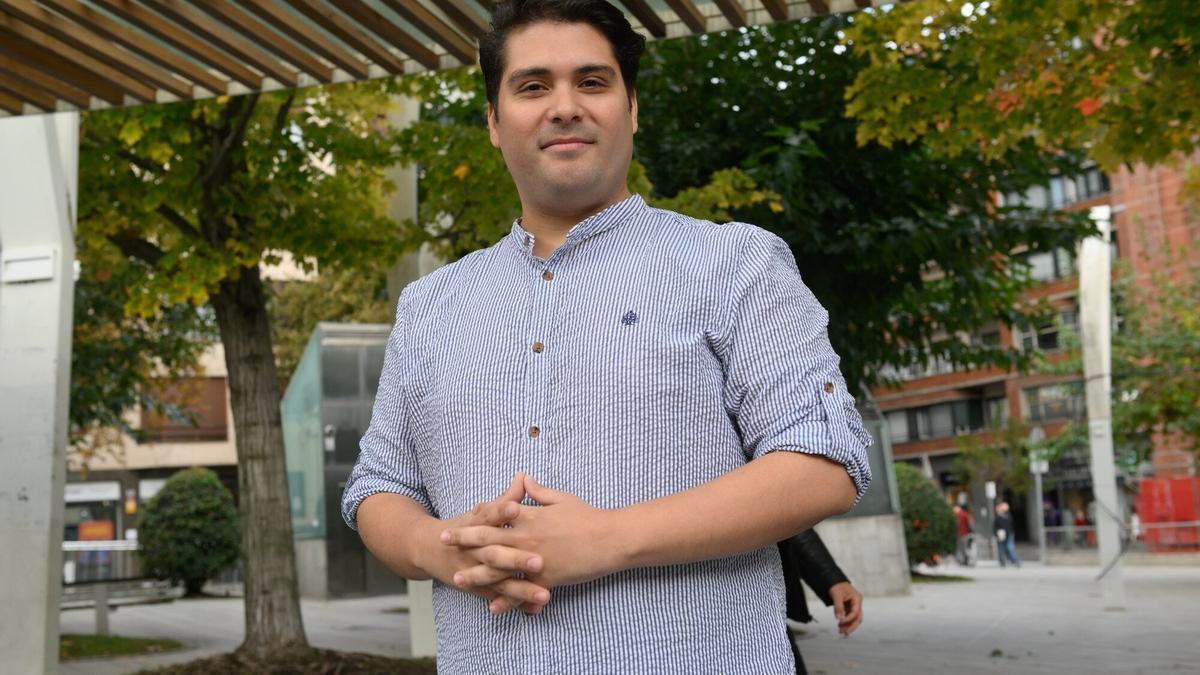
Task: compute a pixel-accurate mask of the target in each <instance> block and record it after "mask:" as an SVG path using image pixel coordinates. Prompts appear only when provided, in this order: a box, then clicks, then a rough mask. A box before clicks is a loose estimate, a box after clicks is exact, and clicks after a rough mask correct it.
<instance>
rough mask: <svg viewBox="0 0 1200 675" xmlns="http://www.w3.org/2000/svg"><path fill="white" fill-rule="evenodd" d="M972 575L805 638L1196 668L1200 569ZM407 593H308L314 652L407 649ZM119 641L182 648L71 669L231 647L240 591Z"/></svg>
mask: <svg viewBox="0 0 1200 675" xmlns="http://www.w3.org/2000/svg"><path fill="white" fill-rule="evenodd" d="M951 571H953V572H955V573H959V574H965V575H969V576H971V577H972V578H973V581H970V582H960V583H919V584H914V586H913V593H912V595H911V596H905V597H887V598H867V600H866V603H865V611H864V615H865V622H864V623H863V625H862V627H861V628H860V629H859V630H858V632H856V633H855V634H854V635H853V636H852V637H850V638H846V639H843V638H839V637H838V636H837V626H836V623H835V622H834V621H833V615H832V612H831V611H830V610H829V609H828V608H825V607H816V608H814V609H815V610H816V611H815V614H816V616H817V618H818V620H819V623H816V624H809V625H808V626H806V632H805V634H804V636H803V637H802V638H801V640H800V647H801V650H802V651H803V652H804V654H805V657H806V660H807V662H808V666H809V670H810V672H812V673H814V674H815V673H826V674H828V675H832V674H836V673H1031V674H1037V673H1088V674H1092V673H1097V674H1098V673H1200V567H1127V568H1125V570H1124V573H1125V579H1126V594H1127V607H1126V609H1125V610H1124V611H1117V612H1114V611H1105V610H1104V609H1102V603H1101V600H1100V588H1099V584H1097V583H1096V582H1095V581H1094V578H1095V576H1096V573H1097V569H1096V568H1089V567H1041V566H1037V565H1026V566H1024V567H1022V568H1021V569H1011V568H1008V569H1000V568H998V567H996V566H995V564H994V563H983V564H982V565H981V566H980V567H977V568H972V569H968V570H963V569H953V570H951ZM406 604H407V600H406V598H405V597H404V596H390V597H379V598H365V599H356V600H336V601H328V602H319V601H304V604H303V611H304V623H305V627H306V628H307V631H308V636H309V639H310V641H311V642H312V643H313V644H314V645H315V646H318V647H324V648H330V649H343V650H348V651H362V652H372V653H377V654H386V655H391V656H403V655H407V654H408V651H409V645H408V616H407V614H404V613H401V612H397V611H396V610H397V609H398V608H402V607H404V606H406ZM92 621H93V614H92V612H91V611H89V610H74V611H68V612H64V613H63V614H62V628H63V631H64V632H73V633H88V632H92V630H93V623H92ZM110 622H111V628H112V631H113V633H115V634H118V635H127V636H138V637H168V638H173V639H176V640H179V641H181V642H183V643H184V645H185V646H186V649H185V650H184V651H181V652H176V653H173V654H160V655H156V656H152V657H135V658H123V659H111V660H92V661H76V662H73V663H66V664H63V666H62V668H61V672H63V673H64V674H71V675H84V674H87V675H117V674H121V673H131V672H135V671H137V670H138V669H140V668H145V667H148V666H151V665H161V664H164V663H170V662H175V661H186V660H190V659H193V658H198V657H200V656H206V655H210V654H216V653H220V652H224V651H230V650H232V649H234V648H235V647H236V646H237V644H238V642H239V641H240V640H241V637H242V626H243V623H242V622H243V617H242V603H241V601H240V600H238V599H201V600H181V601H177V602H173V603H169V604H161V605H144V606H135V607H122V608H121V609H120V610H119V611H117V612H115V613H113V614H112V616H111V619H110Z"/></svg>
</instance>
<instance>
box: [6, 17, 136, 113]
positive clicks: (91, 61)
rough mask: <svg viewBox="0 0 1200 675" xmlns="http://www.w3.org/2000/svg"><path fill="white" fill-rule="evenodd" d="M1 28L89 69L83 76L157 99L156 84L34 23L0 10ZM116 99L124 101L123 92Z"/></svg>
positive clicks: (61, 59) (52, 54)
mask: <svg viewBox="0 0 1200 675" xmlns="http://www.w3.org/2000/svg"><path fill="white" fill-rule="evenodd" d="M0 28H2V29H3V30H6V31H8V32H9V33H10V34H11V35H14V36H17V37H19V38H21V39H22V40H24V41H25V42H28V43H29V45H31V46H33V47H34V48H35V49H38V48H40V49H42V50H43V51H45V52H46V56H51V57H53V58H57V59H58V60H60V61H67V62H69V63H71V64H73V65H75V66H77V67H78V68H79V69H81V70H82V71H85V72H87V73H88V74H89V75H88V76H87V77H86V78H84V79H87V80H95V81H97V82H100V81H104V82H107V83H108V84H110V85H112V86H114V87H116V88H117V89H118V90H120V91H121V92H122V93H123V94H128V95H129V96H130V97H131V98H134V99H137V100H139V101H143V102H146V103H153V102H154V101H155V100H156V96H155V91H154V87H151V86H150V85H148V84H146V83H145V82H143V81H141V80H136V79H134V78H132V77H130V76H128V75H126V74H125V73H122V72H121V71H119V70H117V69H116V68H113V67H111V66H109V65H108V64H105V63H102V62H101V61H99V60H98V59H95V58H93V57H91V56H88V55H87V54H85V53H83V52H81V51H79V50H78V49H75V48H74V47H72V46H71V45H68V44H67V43H65V42H63V41H62V40H59V39H58V38H56V37H54V36H52V35H48V34H46V33H44V32H43V31H41V30H38V29H37V28H36V27H34V26H31V25H29V24H27V23H23V22H21V21H18V20H17V19H16V18H14V17H12V16H10V15H7V14H0ZM77 84H80V85H81V86H82V85H83V81H79V82H77ZM106 100H112V99H106ZM113 102H114V103H118V104H123V103H124V95H122V96H121V97H119V98H118V100H116V101H113Z"/></svg>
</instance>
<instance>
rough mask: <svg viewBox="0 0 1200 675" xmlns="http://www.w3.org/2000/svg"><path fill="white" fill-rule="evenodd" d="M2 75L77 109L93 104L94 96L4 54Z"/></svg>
mask: <svg viewBox="0 0 1200 675" xmlns="http://www.w3.org/2000/svg"><path fill="white" fill-rule="evenodd" d="M0 73H8V74H9V75H11V77H12V78H15V79H19V80H24V81H25V82H27V83H29V84H30V85H32V86H34V87H36V88H39V89H41V90H43V91H45V92H47V93H49V94H50V95H52V96H56V97H58V98H59V99H62V100H63V101H66V102H67V103H70V104H71V105H73V106H75V107H76V108H83V109H85V110H86V109H87V108H88V107H89V106H90V105H91V103H92V95H91V94H89V93H88V92H86V91H84V90H82V89H80V88H79V87H76V86H75V85H72V84H69V83H68V82H65V81H63V80H60V79H58V77H57V76H55V75H54V74H53V73H47V72H46V71H44V70H40V69H38V68H34V67H32V66H28V65H26V64H24V63H22V62H20V61H17V60H16V59H13V58H10V57H9V56H7V55H5V54H3V53H0ZM5 79H9V78H5Z"/></svg>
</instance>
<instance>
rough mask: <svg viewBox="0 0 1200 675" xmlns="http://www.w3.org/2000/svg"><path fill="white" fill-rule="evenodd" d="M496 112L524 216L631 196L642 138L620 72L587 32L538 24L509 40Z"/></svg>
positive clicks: (491, 112)
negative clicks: (629, 180) (632, 165)
mask: <svg viewBox="0 0 1200 675" xmlns="http://www.w3.org/2000/svg"><path fill="white" fill-rule="evenodd" d="M496 100H497V103H498V108H499V109H498V110H497V109H494V108H492V107H491V106H489V107H488V128H489V130H490V131H491V138H492V145H494V146H496V147H497V148H500V152H501V153H502V154H503V155H504V161H505V163H506V164H507V165H508V170H509V172H510V173H511V174H512V176H513V180H514V181H515V182H516V184H517V190H518V192H520V194H521V202H522V204H523V205H524V206H525V207H526V209H529V208H534V209H538V210H541V211H543V212H550V213H574V212H581V211H589V210H593V209H596V210H598V209H599V208H601V207H604V206H607V205H609V204H611V203H613V202H616V201H618V200H619V199H620V198H621V197H624V196H625V195H627V194H628V188H627V187H626V174H627V173H628V171H629V162H630V158H631V157H632V154H633V134H634V133H635V132H636V131H637V101H636V99H635V100H634V101H633V102H632V103H633V104H632V106H631V105H630V98H629V96H628V95H627V94H626V90H625V83H624V81H623V80H622V78H621V71H620V69H619V67H618V65H617V61H616V58H614V56H613V52H612V47H611V46H610V45H609V43H608V40H607V39H605V37H604V35H603V34H602V33H600V32H599V31H597V30H596V29H594V28H592V27H591V26H589V25H587V24H582V23H558V22H540V23H535V24H531V25H529V26H524V27H522V28H519V29H517V30H515V31H513V32H512V33H510V34H509V36H508V41H507V44H506V45H505V52H504V72H503V73H502V74H501V79H500V89H499V92H498V94H497V99H496Z"/></svg>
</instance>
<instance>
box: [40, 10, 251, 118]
mask: <svg viewBox="0 0 1200 675" xmlns="http://www.w3.org/2000/svg"><path fill="white" fill-rule="evenodd" d="M39 2H40V3H41V4H43V5H45V6H47V7H50V8H52V9H54V10H55V11H56V12H58V13H60V14H62V15H64V16H66V17H69V18H70V19H71V20H72V21H74V22H75V23H78V24H82V25H85V26H87V27H88V28H89V29H90V30H91V31H92V32H94V33H96V34H97V35H100V36H102V37H103V38H104V39H105V40H108V41H111V42H113V43H114V44H117V45H120V46H121V47H124V48H125V49H127V50H129V51H130V52H133V53H136V54H139V55H140V56H142V57H143V58H145V59H146V60H148V61H150V62H152V63H156V64H158V65H159V66H161V67H163V68H166V69H167V70H169V71H171V72H173V73H176V74H177V75H179V76H180V77H182V78H184V79H186V80H190V81H191V82H192V83H194V84H195V85H199V86H201V87H204V88H205V89H207V90H209V91H210V92H213V93H214V94H223V93H225V92H226V91H227V90H228V88H229V81H228V80H226V79H222V78H221V77H219V76H217V75H214V74H212V73H210V72H209V71H207V70H205V69H204V68H203V67H201V66H200V65H199V64H197V63H196V62H194V61H191V60H189V59H186V58H184V57H182V56H180V55H179V54H176V53H175V52H173V51H171V50H169V49H167V48H166V47H164V46H162V45H161V44H159V43H158V42H157V41H153V40H140V39H137V38H136V36H135V35H133V34H132V32H131V31H130V30H129V27H128V26H125V25H123V24H120V23H118V22H117V21H115V20H113V19H112V18H110V17H108V16H106V15H104V14H101V13H99V12H97V11H95V10H93V9H92V8H91V7H88V6H86V5H84V4H83V3H81V2H79V0H39ZM193 95H195V94H194V93H193Z"/></svg>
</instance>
